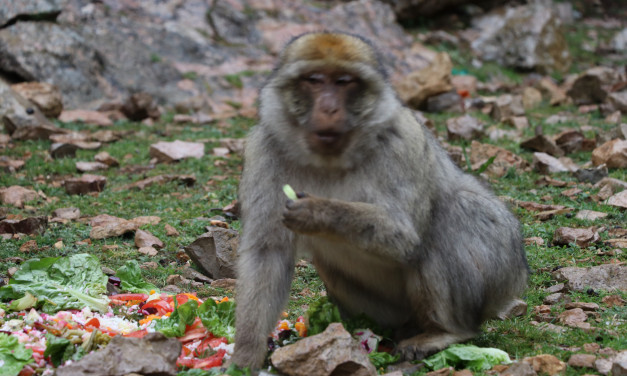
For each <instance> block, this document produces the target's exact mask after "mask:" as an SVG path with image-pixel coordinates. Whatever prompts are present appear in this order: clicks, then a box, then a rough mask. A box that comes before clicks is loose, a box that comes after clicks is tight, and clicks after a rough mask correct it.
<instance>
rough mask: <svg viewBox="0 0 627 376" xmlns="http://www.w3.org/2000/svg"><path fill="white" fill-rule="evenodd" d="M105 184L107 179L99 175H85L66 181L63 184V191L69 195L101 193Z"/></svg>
mask: <svg viewBox="0 0 627 376" xmlns="http://www.w3.org/2000/svg"><path fill="white" fill-rule="evenodd" d="M106 183H107V178H106V177H104V176H100V175H89V174H85V175H83V176H81V177H79V178H71V179H67V180H66V181H64V182H63V186H64V187H65V191H66V192H67V193H68V194H71V195H80V194H87V193H91V192H102V190H103V189H104V187H105V184H106Z"/></svg>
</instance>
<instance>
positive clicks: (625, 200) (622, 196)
mask: <svg viewBox="0 0 627 376" xmlns="http://www.w3.org/2000/svg"><path fill="white" fill-rule="evenodd" d="M607 204H608V205H610V206H617V207H619V208H623V209H627V190H624V191H622V192H619V193H617V194H615V195H613V196H611V197H610V198H608V199H607Z"/></svg>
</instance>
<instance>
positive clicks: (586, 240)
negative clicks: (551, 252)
mask: <svg viewBox="0 0 627 376" xmlns="http://www.w3.org/2000/svg"><path fill="white" fill-rule="evenodd" d="M599 240H601V238H600V237H599V233H597V232H596V231H593V230H591V229H588V228H570V227H559V228H557V229H556V230H555V233H554V234H553V244H555V245H569V244H571V243H574V244H577V245H578V246H579V247H582V248H585V247H588V246H589V245H591V244H593V243H597V242H598V241H599Z"/></svg>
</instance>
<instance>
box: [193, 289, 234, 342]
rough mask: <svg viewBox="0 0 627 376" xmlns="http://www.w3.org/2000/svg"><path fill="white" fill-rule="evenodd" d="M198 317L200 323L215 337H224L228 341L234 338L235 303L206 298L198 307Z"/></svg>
mask: <svg viewBox="0 0 627 376" xmlns="http://www.w3.org/2000/svg"><path fill="white" fill-rule="evenodd" d="M198 317H200V321H202V325H203V326H204V327H205V328H206V329H207V330H208V331H210V332H211V333H213V335H214V336H216V337H226V339H227V340H228V341H229V342H233V340H234V339H235V303H233V302H232V301H226V302H222V303H220V304H218V303H216V302H215V301H214V300H213V299H207V300H206V301H205V302H204V303H203V304H202V305H201V306H200V307H198Z"/></svg>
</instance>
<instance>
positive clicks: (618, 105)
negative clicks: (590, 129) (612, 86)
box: [607, 90, 627, 114]
mask: <svg viewBox="0 0 627 376" xmlns="http://www.w3.org/2000/svg"><path fill="white" fill-rule="evenodd" d="M607 105H608V108H609V111H620V112H622V113H624V114H627V90H623V91H617V92H613V93H609V94H608V96H607Z"/></svg>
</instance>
